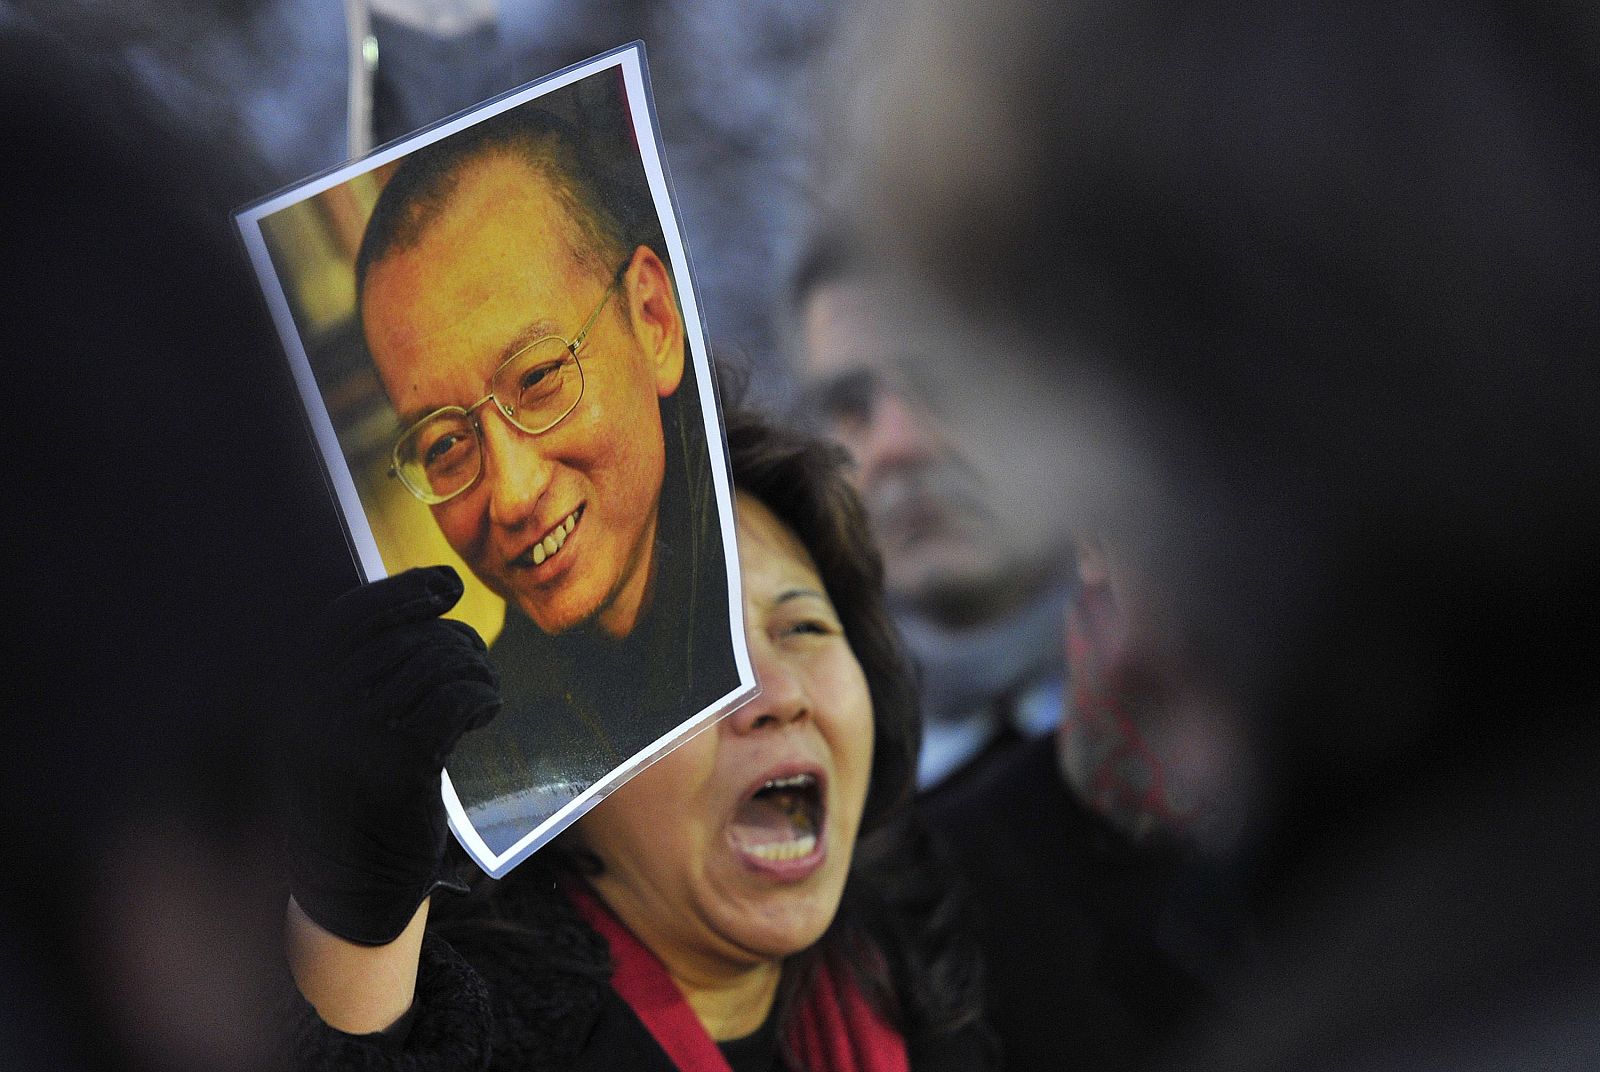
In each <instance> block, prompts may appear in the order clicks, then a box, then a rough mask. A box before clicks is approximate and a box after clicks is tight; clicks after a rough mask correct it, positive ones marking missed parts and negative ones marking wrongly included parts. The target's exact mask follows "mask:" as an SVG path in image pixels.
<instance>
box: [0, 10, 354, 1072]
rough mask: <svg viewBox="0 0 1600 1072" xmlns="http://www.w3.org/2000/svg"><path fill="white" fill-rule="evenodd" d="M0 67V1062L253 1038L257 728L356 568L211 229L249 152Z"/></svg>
mask: <svg viewBox="0 0 1600 1072" xmlns="http://www.w3.org/2000/svg"><path fill="white" fill-rule="evenodd" d="M0 71H4V72H5V74H4V75H3V76H0V94H3V96H4V106H3V108H0V113H3V116H4V118H3V119H0V122H3V124H4V127H5V131H4V136H3V141H4V143H5V145H6V163H5V174H4V180H3V181H4V190H5V197H4V205H5V208H4V210H3V212H4V216H5V226H4V231H5V234H6V241H5V245H4V253H3V257H4V269H3V272H0V278H3V280H4V286H5V292H6V304H5V314H4V319H5V328H4V332H5V346H4V349H5V352H6V355H7V363H8V373H9V377H10V378H9V379H8V388H9V391H8V398H9V400H10V406H9V412H8V416H7V426H8V434H7V437H6V438H7V442H8V443H9V444H10V447H11V450H10V453H9V458H10V462H11V465H10V466H9V470H8V471H9V473H10V476H11V480H10V486H9V488H8V491H9V496H8V498H9V501H10V503H11V518H12V524H11V528H12V530H13V532H14V534H15V535H17V536H20V537H21V539H20V544H21V553H20V555H19V556H18V557H15V558H12V559H11V560H10V561H9V567H10V568H9V570H8V576H9V578H10V581H11V587H12V595H13V598H12V600H11V601H10V605H9V613H8V614H7V616H6V632H7V650H8V652H9V653H10V665H11V666H12V668H13V674H14V675H15V676H14V677H13V686H12V688H11V689H10V690H9V696H10V702H9V703H8V704H7V708H8V710H9V711H10V712H11V714H10V716H9V717H8V719H7V722H6V730H5V735H6V755H5V760H4V769H5V772H6V773H5V776H4V779H3V783H0V784H3V790H0V791H3V794H4V795H3V806H4V810H5V814H6V816H7V822H6V834H5V838H6V844H7V846H8V849H7V853H6V855H7V858H8V860H9V865H8V869H9V873H10V876H11V881H10V882H9V883H8V884H7V886H8V890H7V893H6V895H5V898H4V900H3V901H0V947H3V954H0V991H3V992H4V993H5V994H6V995H7V997H6V1000H5V1001H4V1002H0V1066H3V1067H5V1068H7V1069H33V1068H39V1069H71V1068H160V1069H169V1068H170V1069H216V1068H232V1069H251V1068H264V1067H270V1061H269V1058H268V1054H269V1053H270V1049H269V1047H268V1045H267V1042H268V1038H269V1036H268V1034H267V1033H266V1028H265V1023H266V1021H265V1017H266V1015H267V1011H268V1007H269V1005H270V1000H271V995H272V993H273V991H272V985H273V980H272V977H271V966H272V965H273V964H275V963H276V962H277V960H278V957H277V954H276V949H277V946H278V931H279V928H280V926H281V919H282V906H283V897H284V894H283V890H282V888H281V883H280V882H279V880H277V878H276V877H275V876H276V874H277V867H276V863H275V858H274V857H275V849H274V845H273V839H272V837H271V835H270V833H269V830H270V825H269V814H268V813H269V797H270V793H269V789H270V780H271V774H270V764H269V763H268V762H267V742H266V736H267V735H266V730H267V728H268V725H269V720H270V719H271V717H272V715H273V714H274V712H275V710H277V709H278V708H279V706H280V705H281V702H282V691H283V689H282V686H283V684H284V675H283V666H284V665H285V662H286V660H285V653H286V651H287V650H288V646H289V644H290V643H291V642H292V639H293V638H294V636H295V630H296V623H297V622H298V621H299V620H300V617H301V615H302V614H303V613H304V612H305V611H306V610H307V609H309V608H312V607H316V606H320V605H321V604H323V603H324V602H325V601H326V600H327V599H329V598H331V596H332V595H333V594H335V593H337V592H338V591H340V590H342V589H343V588H345V587H347V586H349V585H350V584H351V583H353V581H354V579H355V574H354V570H353V568H352V566H351V564H350V560H349V559H348V558H347V557H345V556H344V555H343V554H342V550H343V541H342V538H341V534H340V529H339V524H338V521H337V520H336V518H335V517H334V515H333V512H332V509H331V506H330V502H329V499H328V497H327V495H326V493H325V492H324V491H323V488H322V477H321V475H320V472H319V470H318V468H317V463H316V461H315V459H314V457H313V456H312V454H311V450H310V440H309V437H308V436H306V434H305V433H304V431H303V427H302V421H301V417H300V416H299V409H298V404H297V403H296V401H295V399H294V397H293V393H292V385H291V384H290V382H289V378H288V374H287V366H286V365H285V363H284V361H283V358H282V356H281V354H280V352H279V350H278V348H277V344H276V341H275V339H274V337H273V335H272V333H271V327H270V324H269V323H268V321H267V318H266V315H265V312H264V307H263V306H262V303H261V300H260V298H259V296H258V294H257V291H256V288H255V284H254V282H253V281H252V279H251V278H250V277H249V275H248V268H247V267H246V263H245V260H244V257H243V256H242V253H241V251H240V249H239V247H238V243H237V241H236V239H235V238H234V235H233V232H232V223H231V219H230V216H229V213H230V211H231V210H232V209H233V208H234V207H236V206H237V205H238V204H240V203H242V202H244V201H245V200H246V199H248V198H249V197H250V196H254V195H255V194H257V193H259V192H260V191H259V189H258V188H256V183H257V182H258V181H259V175H258V174H253V173H252V172H251V171H250V170H249V168H248V166H247V163H246V161H245V160H244V159H243V158H242V156H241V155H240V154H239V153H238V152H237V151H236V150H234V149H231V148H230V147H228V146H224V145H216V144H199V143H197V142H195V141H192V140H190V137H189V136H188V135H186V134H184V133H183V132H182V131H181V130H180V128H179V122H178V120H177V119H175V118H174V117H172V116H169V115H163V114H161V113H159V112H158V111H156V110H155V109H153V108H151V107H150V106H148V105H147V104H146V103H145V102H144V98H143V97H142V96H141V95H140V94H139V93H137V92H135V91H133V90H132V89H131V88H130V85H131V83H130V82H128V81H127V80H126V79H125V78H124V76H123V75H122V74H121V73H120V72H118V71H115V70H113V69H111V68H109V67H102V66H97V65H94V64H92V63H90V62H87V61H85V60H83V59H82V58H81V57H72V56H69V54H68V52H67V50H66V49H65V48H64V47H62V46H61V45H60V43H58V42H56V41H54V40H52V39H50V38H48V37H47V36H45V35H42V34H38V33H34V32H30V31H28V30H26V29H24V28H21V27H18V26H16V25H11V26H9V27H7V32H6V33H5V35H4V36H3V38H0Z"/></svg>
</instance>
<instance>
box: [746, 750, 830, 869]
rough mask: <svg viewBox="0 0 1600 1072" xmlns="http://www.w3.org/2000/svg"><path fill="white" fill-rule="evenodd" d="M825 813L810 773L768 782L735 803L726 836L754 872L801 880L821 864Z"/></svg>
mask: <svg viewBox="0 0 1600 1072" xmlns="http://www.w3.org/2000/svg"><path fill="white" fill-rule="evenodd" d="M826 812H827V805H826V803H825V801H824V798H823V794H822V784H821V782H820V781H819V780H818V778H817V776H816V775H815V774H812V773H801V774H792V775H787V776H784V777H778V778H771V779H768V780H767V781H766V782H764V783H762V784H761V785H760V786H759V787H758V788H757V789H756V791H755V792H754V793H753V794H751V795H750V796H749V797H748V798H746V799H745V801H744V803H742V804H740V805H739V808H738V810H737V811H736V812H735V813H734V816H733V822H732V823H730V824H729V827H728V834H729V837H730V839H731V840H732V841H733V844H734V847H735V848H736V849H738V851H739V852H740V854H741V855H743V856H744V858H745V860H746V862H747V863H748V864H750V865H751V866H752V867H753V868H754V869H755V870H758V871H762V872H766V873H769V874H773V875H776V876H778V877H782V878H803V877H804V876H805V875H807V874H810V873H811V872H812V871H814V870H815V869H816V867H817V865H820V864H821V862H822V857H823V855H824V853H823V842H822V831H823V822H824V820H825V818H826Z"/></svg>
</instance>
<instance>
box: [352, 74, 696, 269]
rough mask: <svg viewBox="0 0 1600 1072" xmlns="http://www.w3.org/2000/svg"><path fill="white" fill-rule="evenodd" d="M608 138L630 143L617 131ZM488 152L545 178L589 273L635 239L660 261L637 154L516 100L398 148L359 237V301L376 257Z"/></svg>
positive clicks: (422, 223)
mask: <svg viewBox="0 0 1600 1072" xmlns="http://www.w3.org/2000/svg"><path fill="white" fill-rule="evenodd" d="M616 140H617V141H618V143H619V144H621V145H629V146H630V147H631V143H630V142H628V141H627V140H626V139H624V138H617V139H616ZM495 154H508V155H513V156H516V157H518V158H520V159H521V160H522V161H524V162H525V163H526V164H527V165H528V166H529V167H530V168H532V169H533V170H534V171H535V172H536V173H537V174H539V175H541V176H543V177H544V178H545V179H546V181H548V182H549V184H550V188H551V190H552V191H553V193H554V195H555V197H556V199H557V201H559V202H560V203H561V204H562V206H563V207H565V208H566V210H567V214H568V216H569V217H570V219H571V222H572V223H573V225H574V226H575V227H576V228H577V234H576V236H575V242H574V253H575V254H576V255H577V257H578V259H579V261H580V262H581V263H583V264H584V266H585V267H587V268H591V269H592V270H593V271H594V272H595V273H596V274H599V275H610V274H611V273H612V272H614V271H616V268H617V265H618V264H619V263H620V262H621V261H622V260H623V258H625V257H626V256H627V255H628V254H629V253H631V252H632V251H633V250H634V249H636V248H637V247H639V246H641V245H647V246H650V247H651V248H652V249H654V250H655V251H656V253H657V255H658V256H660V257H661V258H662V259H663V261H665V260H666V250H665V242H664V241H663V239H662V234H661V226H660V221H659V220H658V219H657V217H656V214H655V206H654V202H653V200H652V198H651V196H650V189H649V185H648V182H647V181H646V179H645V175H644V169H643V168H642V167H641V166H640V165H639V162H638V160H637V156H636V154H634V153H632V152H629V153H626V154H622V153H618V154H614V155H615V156H619V157H626V159H624V160H622V161H621V162H620V163H619V162H614V161H613V160H612V158H611V156H607V157H605V158H604V159H602V157H601V155H600V154H597V153H596V152H595V151H594V148H593V147H592V146H591V144H590V139H589V138H587V137H586V136H585V134H584V132H582V131H580V130H578V128H577V127H575V126H573V125H572V124H571V123H569V122H567V121H566V120H564V119H562V118H561V117H559V116H557V115H554V114H552V113H550V112H548V111H545V110H543V109H540V108H535V107H532V106H530V105H524V106H522V107H518V108H512V109H510V110H508V111H504V112H501V113H500V114H498V115H495V116H491V117H490V118H488V119H485V120H483V121H482V122H480V123H477V124H475V125H473V126H471V127H468V128H467V129H466V130H463V131H459V132H458V133H455V134H452V135H451V136H449V137H447V138H442V139H440V140H439V141H436V142H433V143H432V144H431V145H426V146H423V147H422V148H420V149H417V150H416V151H415V152H412V153H411V154H410V155H408V156H406V157H405V159H404V160H403V161H402V162H401V164H400V166H399V167H398V168H397V169H396V170H395V173H394V175H393V176H392V177H391V178H390V179H389V182H388V184H387V185H385V186H384V188H383V192H382V193H381V194H380V195H379V196H378V203H377V205H376V206H374V208H373V210H372V218H371V219H370V220H368V221H367V228H366V231H365V232H364V233H363V235H362V237H361V248H360V251H359V252H358V253H357V254H356V266H355V271H356V294H357V296H358V300H359V295H361V294H362V292H363V291H364V288H365V286H366V278H367V273H368V271H370V270H371V268H372V266H373V265H374V264H376V263H377V262H379V261H381V260H383V259H384V258H385V257H387V256H388V255H389V254H391V253H394V252H398V251H400V250H405V249H408V248H410V247H412V246H414V245H415V244H416V243H417V242H418V241H420V240H421V238H422V235H423V232H424V231H426V230H427V228H428V227H429V225H430V224H432V223H433V222H434V220H435V219H437V218H438V216H439V214H440V213H441V212H442V211H443V210H444V209H445V207H446V206H447V205H448V204H449V202H450V198H451V196H452V194H453V193H454V192H455V189H456V185H457V182H458V181H459V179H460V176H461V173H462V170H463V169H464V168H465V167H466V165H468V164H470V163H472V162H474V161H477V160H481V159H485V158H487V157H490V156H493V155H495ZM608 165H609V166H608Z"/></svg>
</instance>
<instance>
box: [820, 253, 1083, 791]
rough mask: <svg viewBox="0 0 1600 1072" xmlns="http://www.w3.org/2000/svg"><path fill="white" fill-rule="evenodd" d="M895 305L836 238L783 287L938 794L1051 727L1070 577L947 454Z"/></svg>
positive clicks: (930, 786)
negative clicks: (879, 571) (865, 542)
mask: <svg viewBox="0 0 1600 1072" xmlns="http://www.w3.org/2000/svg"><path fill="white" fill-rule="evenodd" d="M904 300H905V297H904V295H903V294H901V293H899V290H898V288H897V287H896V285H895V282H894V280H893V279H892V277H890V276H889V275H887V274H886V273H884V272H883V271H882V270H881V267H879V266H875V265H874V264H873V263H872V260H871V257H870V256H869V255H868V254H867V253H866V252H865V251H864V250H863V249H862V248H861V247H860V246H858V245H857V244H856V243H855V242H853V241H852V240H851V238H850V237H849V236H848V234H847V233H846V232H845V231H843V230H831V231H826V232H823V233H822V234H820V235H819V236H818V237H817V238H816V239H815V241H814V242H813V243H812V245H811V246H810V248H809V250H808V251H807V254H806V256H805V257H804V259H803V260H802V261H801V262H800V265H799V268H798V269H797V271H796V273H795V278H794V283H793V303H794V310H795V314H796V319H797V321H798V338H799V348H800V353H799V369H798V371H799V375H800V379H801V383H802V393H801V399H802V405H801V417H802V418H803V419H804V420H806V421H808V422H811V423H820V424H821V425H822V429H823V431H825V432H826V433H828V434H830V435H831V436H832V437H833V438H834V439H836V440H837V441H838V442H839V443H841V444H842V445H843V446H844V447H845V448H846V449H847V450H848V451H849V452H850V454H851V456H852V458H853V459H854V460H855V480H856V484H857V487H858V489H859V490H860V492H861V496H862V500H863V502H864V503H865V504H866V508H867V513H868V515H869V517H870V519H871V522H872V526H873V535H874V536H875V537H876V538H877V541H878V546H879V548H880V549H881V550H882V552H883V559H884V568H885V570H886V574H887V586H888V592H889V599H890V605H891V609H892V611H893V613H894V615H895V621H896V624H897V625H898V626H899V627H900V630H901V632H902V634H903V635H904V637H905V639H906V642H907V643H908V645H909V646H910V648H911V651H912V654H913V656H914V657H915V659H916V663H917V666H918V669H919V671H920V673H921V679H922V690H923V716H924V720H925V721H924V723H923V734H924V736H923V746H922V754H921V757H920V767H919V780H920V784H921V785H922V787H923V789H924V790H925V791H927V790H934V791H936V792H944V791H946V790H949V789H952V788H954V787H955V786H956V785H958V784H960V783H961V782H962V781H963V780H965V779H966V778H967V777H969V776H971V775H972V774H974V773H976V772H977V771H978V770H980V769H981V768H982V767H983V766H984V765H985V764H987V763H988V762H989V761H991V760H992V759H994V758H995V757H997V756H999V755H1000V754H1001V753H1003V752H1005V751H1007V750H1009V749H1010V748H1012V747H1014V746H1016V745H1017V744H1019V743H1021V742H1022V741H1023V740H1024V739H1026V738H1028V737H1036V736H1039V735H1041V734H1043V733H1045V732H1047V731H1048V730H1049V728H1050V727H1051V726H1053V725H1054V724H1055V722H1056V720H1057V719H1058V718H1059V717H1060V711H1061V702H1062V693H1063V685H1064V682H1063V661H1062V623H1063V621H1064V614H1065V607H1066V602H1067V597H1068V594H1069V591H1070V586H1069V584H1068V583H1067V579H1068V578H1070V576H1071V572H1070V571H1065V572H1063V571H1061V570H1060V569H1058V568H1057V563H1058V562H1059V561H1060V560H1061V559H1060V556H1059V555H1058V554H1057V553H1056V551H1057V549H1055V548H1030V547H1028V546H1026V545H1025V544H1024V543H1023V542H1022V540H1021V538H1020V534H1019V533H1018V532H1017V530H1016V528H1015V526H1013V525H1012V524H1011V523H1010V520H1009V519H1008V518H1007V517H1006V516H1005V515H1004V513H1003V512H1002V511H1000V510H999V509H998V507H997V505H996V504H995V502H994V501H993V499H992V497H991V495H990V494H989V490H988V489H987V488H986V487H985V485H984V484H983V482H982V481H981V480H980V479H979V475H978V473H977V471H976V470H975V469H974V468H973V467H972V465H971V463H970V462H968V460H967V458H966V456H965V454H964V452H963V450H962V447H961V444H960V442H959V441H958V439H957V438H956V437H955V436H954V435H953V434H952V433H951V432H950V431H949V430H948V429H947V428H946V427H944V426H943V425H942V424H941V423H940V422H939V421H938V420H937V419H936V418H935V416H934V415H933V414H932V413H931V412H929V411H928V409H927V407H926V406H925V405H924V404H923V402H922V401H921V400H920V399H919V398H918V396H917V395H916V393H915V392H914V391H911V390H909V389H908V385H907V383H906V380H905V378H904V376H903V374H902V367H903V365H904V364H905V362H906V361H908V360H911V359H914V357H915V355H914V353H913V350H914V345H915V344H914V343H913V342H912V340H911V339H910V338H909V337H908V336H906V335H903V334H897V333H896V332H895V331H894V330H892V328H891V327H890V324H889V317H888V315H887V311H888V309H890V308H893V307H894V306H896V305H898V304H899V303H901V302H902V301H904Z"/></svg>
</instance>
